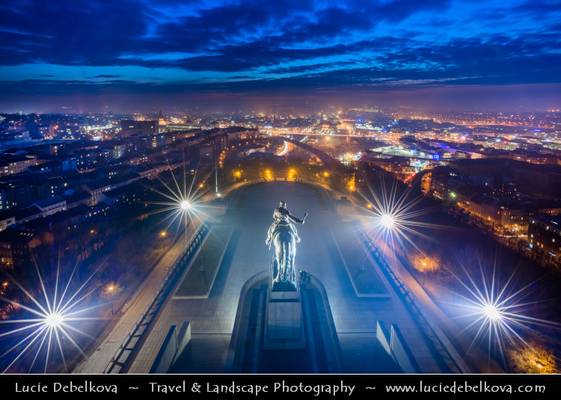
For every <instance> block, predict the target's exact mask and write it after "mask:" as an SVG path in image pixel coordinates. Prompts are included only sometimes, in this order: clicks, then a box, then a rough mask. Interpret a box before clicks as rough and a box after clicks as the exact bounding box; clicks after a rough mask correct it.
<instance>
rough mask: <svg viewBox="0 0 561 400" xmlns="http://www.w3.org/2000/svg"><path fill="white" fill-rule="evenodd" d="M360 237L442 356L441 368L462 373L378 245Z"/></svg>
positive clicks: (361, 233) (430, 342)
mask: <svg viewBox="0 0 561 400" xmlns="http://www.w3.org/2000/svg"><path fill="white" fill-rule="evenodd" d="M360 236H361V237H362V239H363V241H364V243H365V244H366V247H367V248H368V250H369V252H370V254H371V255H372V257H374V259H375V260H376V261H377V262H378V264H379V265H380V266H381V267H382V268H381V269H382V272H383V273H384V274H385V275H386V277H387V278H389V281H390V283H391V285H392V286H393V288H394V289H395V290H396V291H397V293H398V294H399V295H400V296H401V298H402V299H403V300H404V303H405V306H406V308H407V309H408V310H409V312H410V313H411V315H412V316H413V319H414V320H415V322H416V323H417V325H418V326H419V328H420V330H421V332H422V333H423V335H424V336H425V338H426V339H428V344H429V347H430V348H431V350H433V351H434V352H435V354H438V355H439V356H440V358H441V361H442V362H440V364H441V367H445V368H446V369H448V370H450V371H445V372H462V369H461V368H459V366H458V364H457V363H456V361H455V360H454V358H453V357H452V356H451V355H450V353H449V352H448V349H447V348H446V346H445V345H443V344H442V342H441V340H440V339H439V338H438V336H437V335H436V334H435V332H434V330H433V329H432V327H431V324H430V323H429V322H428V321H427V319H426V318H425V316H424V315H423V313H422V312H421V309H420V307H419V305H418V304H417V300H416V298H415V297H414V296H413V294H412V293H411V291H410V290H409V288H408V287H407V286H406V285H405V284H404V283H403V282H402V281H401V279H400V278H399V277H398V276H397V275H396V274H395V272H394V271H393V269H392V268H391V267H390V265H389V264H388V262H387V260H386V258H385V257H384V255H383V254H382V253H381V252H380V250H379V249H378V247H377V246H376V244H374V242H373V241H372V240H371V239H370V238H369V237H368V235H367V234H366V233H364V232H362V231H361V232H360Z"/></svg>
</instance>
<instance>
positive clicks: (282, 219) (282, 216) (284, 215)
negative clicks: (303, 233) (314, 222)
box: [265, 201, 308, 245]
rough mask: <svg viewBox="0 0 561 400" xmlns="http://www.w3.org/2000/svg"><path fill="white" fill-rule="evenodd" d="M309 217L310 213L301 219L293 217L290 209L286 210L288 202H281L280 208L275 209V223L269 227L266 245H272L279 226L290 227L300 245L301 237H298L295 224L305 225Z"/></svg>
mask: <svg viewBox="0 0 561 400" xmlns="http://www.w3.org/2000/svg"><path fill="white" fill-rule="evenodd" d="M307 216H308V213H306V214H304V217H303V218H302V219H300V218H298V217H296V216H294V215H292V214H291V213H290V211H289V210H288V208H286V201H281V202H280V203H279V206H278V207H277V208H275V211H273V223H272V224H271V226H270V227H269V230H268V232H267V240H266V241H265V243H266V244H267V245H269V244H270V243H271V241H272V240H273V237H274V235H275V231H276V229H277V227H278V226H279V225H288V226H290V229H291V230H292V233H294V236H295V237H296V242H297V243H300V236H298V231H297V230H296V226H295V225H294V224H295V223H299V224H304V222H306V217H307Z"/></svg>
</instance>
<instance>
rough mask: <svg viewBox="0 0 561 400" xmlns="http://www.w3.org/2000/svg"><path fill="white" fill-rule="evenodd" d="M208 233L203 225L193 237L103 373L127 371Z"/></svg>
mask: <svg viewBox="0 0 561 400" xmlns="http://www.w3.org/2000/svg"><path fill="white" fill-rule="evenodd" d="M208 232H209V227H208V226H207V225H206V224H204V223H203V224H202V225H201V226H200V227H199V229H198V230H197V232H196V233H195V235H194V236H193V239H192V240H191V242H190V243H189V246H188V247H187V250H186V251H185V253H183V255H182V256H181V258H180V259H179V260H178V261H177V262H176V263H175V264H174V265H173V267H172V268H171V269H170V270H169V272H168V274H167V276H166V278H165V279H164V282H163V283H162V285H161V286H160V288H159V289H158V292H157V294H156V297H155V298H154V300H153V301H152V302H151V303H150V304H149V305H148V307H147V308H146V310H145V311H144V312H143V313H142V315H141V317H140V319H139V320H138V322H137V323H136V324H135V325H134V327H133V328H132V329H131V331H130V332H129V334H128V335H127V337H126V339H125V340H124V341H123V343H122V344H121V346H120V347H119V349H118V350H117V352H116V353H115V355H114V356H113V358H112V359H111V361H110V362H109V364H108V365H107V367H106V368H105V370H104V371H103V372H104V373H106V374H115V373H124V372H127V371H128V369H129V368H130V366H131V364H132V362H133V361H134V358H135V357H136V355H137V354H138V351H139V350H140V348H141V347H142V344H143V343H144V340H145V339H146V336H147V333H148V332H149V330H150V327H151V325H152V323H153V322H154V320H155V318H156V317H157V315H158V314H159V312H160V310H161V307H162V305H163V304H164V302H165V301H166V299H167V298H168V296H169V295H170V293H171V291H172V290H173V288H174V287H175V283H176V282H177V279H178V278H179V277H180V276H181V275H182V274H183V272H184V271H185V269H186V268H187V267H188V266H189V264H190V263H191V261H192V260H193V256H194V255H195V253H196V252H197V250H198V248H199V247H200V246H201V244H202V242H203V239H204V238H205V236H206V235H207V234H208Z"/></svg>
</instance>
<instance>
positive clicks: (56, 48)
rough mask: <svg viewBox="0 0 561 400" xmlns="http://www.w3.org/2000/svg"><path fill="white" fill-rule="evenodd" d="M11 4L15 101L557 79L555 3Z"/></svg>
mask: <svg viewBox="0 0 561 400" xmlns="http://www.w3.org/2000/svg"><path fill="white" fill-rule="evenodd" d="M10 3H11V4H10V5H9V6H8V5H7V4H6V3H2V4H0V69H1V68H2V66H12V67H14V68H15V69H16V70H17V71H15V72H14V69H12V70H10V71H11V72H10V79H9V80H10V81H12V82H4V83H2V86H3V88H4V93H6V94H7V95H8V96H9V95H10V94H12V93H22V92H25V91H28V92H29V93H31V92H41V91H42V90H44V89H43V88H45V87H47V88H49V90H53V89H55V88H56V91H57V93H64V91H65V90H66V91H67V92H68V93H75V92H76V91H77V90H91V91H110V90H111V88H114V89H115V90H117V91H126V90H129V91H131V93H132V92H135V93H136V92H141V91H146V93H155V92H157V91H160V92H162V93H167V92H170V91H174V90H176V88H182V89H184V90H187V89H188V90H200V91H218V90H226V91H232V92H240V91H245V90H250V91H251V90H266V89H271V90H276V89H278V88H287V89H292V88H310V89H311V88H326V87H341V86H349V85H350V86H355V87H357V86H361V85H362V86H369V87H377V88H379V89H380V90H383V89H385V88H387V87H398V86H399V87H401V86H411V87H419V86H429V85H435V84H438V83H446V84H454V85H468V84H480V85H491V84H511V83H512V84H523V83H548V82H560V81H561V59H560V57H561V51H560V50H561V49H560V44H559V43H561V40H560V33H561V28H560V27H559V26H560V25H559V22H558V19H557V18H556V16H557V15H558V14H559V11H560V9H561V7H560V4H561V3H559V1H547V0H544V1H527V2H521V1H520V0H512V1H509V0H506V1H504V2H498V1H496V2H494V1H490V2H484V3H478V2H472V1H470V0H455V1H451V0H424V1H416V0H393V1H391V0H372V1H362V0H347V1H343V0H341V1H319V0H318V1H313V0H279V1H263V0H258V1H257V0H248V1H239V2H236V1H234V0H231V1H230V0H223V1H220V0H217V1H215V2H212V3H208V2H202V1H190V2H185V1H179V0H121V1H118V2H107V1H102V0H90V1H87V2H85V1H84V2H78V1H75V2H70V1H68V2H67V1H41V0H13V1H11V2H10ZM39 65H41V66H42V65H46V66H49V70H48V71H39V72H38V71H37V68H33V66H39ZM92 67H94V68H95V69H96V70H95V71H91V72H90V71H89V69H88V75H87V76H85V75H84V73H78V72H76V73H75V74H70V72H72V71H73V70H72V68H75V69H76V70H74V71H78V70H83V69H86V68H92ZM18 71H19V72H18ZM42 72H48V74H47V73H42ZM115 72H117V73H115ZM127 72H128V74H127ZM65 74H68V76H67V77H65V76H66V75H65ZM70 76H72V77H70ZM38 77H39V78H43V79H37V78H38ZM78 78H80V79H78ZM88 79H89V80H91V82H87V81H88ZM6 80H8V79H6ZM64 81H66V82H64ZM18 83H19V86H18Z"/></svg>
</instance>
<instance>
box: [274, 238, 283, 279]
mask: <svg viewBox="0 0 561 400" xmlns="http://www.w3.org/2000/svg"><path fill="white" fill-rule="evenodd" d="M273 244H274V247H275V262H276V264H277V271H276V272H277V273H276V275H275V276H274V277H273V280H274V281H275V282H278V281H279V280H280V278H281V276H282V242H281V241H280V239H279V237H278V236H277V237H275V239H274V243H273Z"/></svg>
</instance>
